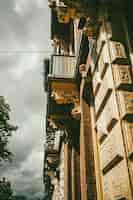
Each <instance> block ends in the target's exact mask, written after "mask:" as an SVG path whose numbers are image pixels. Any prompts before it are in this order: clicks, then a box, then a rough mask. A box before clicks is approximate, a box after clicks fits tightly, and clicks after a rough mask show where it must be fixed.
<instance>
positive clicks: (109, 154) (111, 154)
mask: <svg viewBox="0 0 133 200" xmlns="http://www.w3.org/2000/svg"><path fill="white" fill-rule="evenodd" d="M122 144H123V142H122V135H121V128H120V124H119V123H117V124H116V125H115V126H114V128H113V129H112V131H111V133H110V134H109V135H108V137H107V138H106V140H105V141H104V142H103V143H102V145H101V151H100V154H101V163H102V170H103V173H107V172H108V171H109V170H111V169H112V168H113V167H114V166H115V165H116V164H117V163H118V162H120V161H121V160H122V159H123V157H124V149H123V145H122Z"/></svg>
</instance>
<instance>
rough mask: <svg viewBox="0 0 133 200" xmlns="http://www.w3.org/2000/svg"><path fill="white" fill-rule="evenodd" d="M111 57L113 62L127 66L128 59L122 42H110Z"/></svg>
mask: <svg viewBox="0 0 133 200" xmlns="http://www.w3.org/2000/svg"><path fill="white" fill-rule="evenodd" d="M109 45H110V56H111V62H112V63H117V64H121V63H122V64H127V62H128V58H127V56H126V52H125V48H124V46H123V44H122V43H120V42H113V41H110V43H109Z"/></svg>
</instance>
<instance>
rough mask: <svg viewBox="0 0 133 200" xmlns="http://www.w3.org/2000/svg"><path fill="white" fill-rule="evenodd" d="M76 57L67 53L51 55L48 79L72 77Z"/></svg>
mask: <svg viewBox="0 0 133 200" xmlns="http://www.w3.org/2000/svg"><path fill="white" fill-rule="evenodd" d="M75 70H76V57H75V56H67V55H52V58H51V66H50V72H49V76H48V77H49V79H74V76H75Z"/></svg>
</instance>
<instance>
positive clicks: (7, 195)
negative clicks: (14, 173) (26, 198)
mask: <svg viewBox="0 0 133 200" xmlns="http://www.w3.org/2000/svg"><path fill="white" fill-rule="evenodd" d="M0 199H1V200H13V190H12V188H11V183H10V182H9V181H7V180H6V179H5V178H3V179H2V180H0Z"/></svg>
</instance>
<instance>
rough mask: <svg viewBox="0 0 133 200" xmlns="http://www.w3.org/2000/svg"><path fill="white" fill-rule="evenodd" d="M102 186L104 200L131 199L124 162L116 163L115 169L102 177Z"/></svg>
mask: <svg viewBox="0 0 133 200" xmlns="http://www.w3.org/2000/svg"><path fill="white" fill-rule="evenodd" d="M103 184H104V186H103V189H104V198H105V199H107V200H109V199H117V200H118V199H119V200H120V199H121V200H124V199H125V200H126V199H128V200H131V199H132V195H131V190H130V184H129V178H128V170H127V165H126V161H125V160H123V161H121V162H120V163H118V165H117V166H116V167H114V168H113V169H112V170H110V171H109V173H107V174H106V175H104V176H103Z"/></svg>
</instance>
